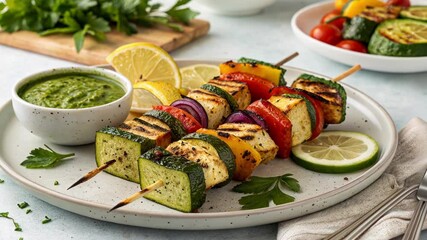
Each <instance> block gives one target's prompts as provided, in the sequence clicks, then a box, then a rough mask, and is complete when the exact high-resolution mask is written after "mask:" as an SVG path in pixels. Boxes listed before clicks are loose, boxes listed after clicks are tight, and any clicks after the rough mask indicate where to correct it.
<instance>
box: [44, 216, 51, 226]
mask: <svg viewBox="0 0 427 240" xmlns="http://www.w3.org/2000/svg"><path fill="white" fill-rule="evenodd" d="M51 221H52V219H50V218H49V217H48V216H44V219H43V221H42V224H46V223H48V222H51Z"/></svg>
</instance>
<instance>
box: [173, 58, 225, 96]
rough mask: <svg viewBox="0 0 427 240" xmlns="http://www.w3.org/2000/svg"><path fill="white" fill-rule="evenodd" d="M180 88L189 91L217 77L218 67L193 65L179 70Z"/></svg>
mask: <svg viewBox="0 0 427 240" xmlns="http://www.w3.org/2000/svg"><path fill="white" fill-rule="evenodd" d="M181 76H182V86H181V87H182V88H184V89H187V90H191V89H195V88H198V87H200V86H202V85H203V84H205V83H207V82H208V81H209V80H211V79H212V78H214V77H216V76H219V67H218V66H216V65H210V64H195V65H191V66H188V67H184V68H181Z"/></svg>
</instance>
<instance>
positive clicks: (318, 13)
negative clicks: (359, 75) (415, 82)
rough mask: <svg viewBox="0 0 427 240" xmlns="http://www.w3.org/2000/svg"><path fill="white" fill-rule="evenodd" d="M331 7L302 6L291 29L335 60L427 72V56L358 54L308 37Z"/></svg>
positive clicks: (374, 67)
mask: <svg viewBox="0 0 427 240" xmlns="http://www.w3.org/2000/svg"><path fill="white" fill-rule="evenodd" d="M333 9H334V3H333V2H320V3H316V4H312V5H309V6H307V7H304V8H302V9H301V10H299V11H298V12H296V13H295V14H294V16H293V17H292V21H291V25H292V31H293V32H294V34H295V35H296V36H297V38H298V39H300V40H301V42H302V43H303V44H304V45H305V46H307V47H308V48H310V49H311V50H312V51H314V52H316V53H318V54H320V55H322V56H324V57H327V58H330V59H332V60H334V61H337V62H340V63H343V64H346V65H349V66H353V65H356V64H360V65H361V66H362V68H363V69H369V70H374V71H380V72H395V73H410V72H423V71H427V57H387V56H379V55H372V54H366V53H358V52H353V51H348V50H344V49H341V48H338V47H335V46H333V45H329V44H326V43H323V42H321V41H318V40H316V39H314V38H312V37H310V31H311V29H312V28H313V27H314V26H316V25H317V24H319V22H320V19H321V18H322V16H323V15H325V14H326V13H328V12H330V11H332V10H333Z"/></svg>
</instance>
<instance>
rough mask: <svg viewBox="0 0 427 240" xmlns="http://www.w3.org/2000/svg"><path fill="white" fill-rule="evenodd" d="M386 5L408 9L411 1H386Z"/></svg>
mask: <svg viewBox="0 0 427 240" xmlns="http://www.w3.org/2000/svg"><path fill="white" fill-rule="evenodd" d="M386 5H393V6H401V7H410V6H411V1H410V0H388V1H387V2H386Z"/></svg>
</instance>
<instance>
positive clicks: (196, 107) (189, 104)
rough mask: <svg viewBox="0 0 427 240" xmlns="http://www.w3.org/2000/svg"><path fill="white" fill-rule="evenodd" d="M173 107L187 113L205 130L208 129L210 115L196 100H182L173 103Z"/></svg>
mask: <svg viewBox="0 0 427 240" xmlns="http://www.w3.org/2000/svg"><path fill="white" fill-rule="evenodd" d="M171 106H173V107H176V108H179V109H182V110H184V111H187V112H188V113H189V114H191V115H192V116H193V117H194V118H195V119H196V120H197V121H198V122H199V123H200V124H201V125H202V127H203V128H207V127H208V115H207V114H206V111H205V109H204V108H203V107H202V105H200V103H199V102H197V101H196V100H194V99H192V98H182V99H179V100H176V101H175V102H173V103H172V104H171Z"/></svg>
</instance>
